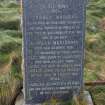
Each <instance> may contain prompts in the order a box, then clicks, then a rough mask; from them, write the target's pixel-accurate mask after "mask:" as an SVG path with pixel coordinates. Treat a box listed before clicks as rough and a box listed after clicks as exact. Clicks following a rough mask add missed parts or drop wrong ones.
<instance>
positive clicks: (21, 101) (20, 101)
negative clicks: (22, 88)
mask: <svg viewBox="0 0 105 105" xmlns="http://www.w3.org/2000/svg"><path fill="white" fill-rule="evenodd" d="M15 105H24V95H23V93H22V92H21V93H20V94H19V95H18V97H17V99H16V102H15Z"/></svg>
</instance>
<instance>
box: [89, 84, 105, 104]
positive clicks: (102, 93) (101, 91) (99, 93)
mask: <svg viewBox="0 0 105 105" xmlns="http://www.w3.org/2000/svg"><path fill="white" fill-rule="evenodd" d="M88 90H89V91H90V93H91V95H92V98H93V101H94V104H95V105H105V86H104V85H103V86H95V87H88Z"/></svg>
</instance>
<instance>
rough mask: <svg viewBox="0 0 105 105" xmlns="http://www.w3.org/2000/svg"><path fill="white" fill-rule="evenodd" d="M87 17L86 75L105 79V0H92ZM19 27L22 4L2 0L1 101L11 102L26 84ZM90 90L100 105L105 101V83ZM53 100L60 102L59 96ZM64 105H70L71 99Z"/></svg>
mask: <svg viewBox="0 0 105 105" xmlns="http://www.w3.org/2000/svg"><path fill="white" fill-rule="evenodd" d="M86 17H87V32H86V50H85V52H86V59H85V73H84V79H85V80H88V81H92V80H105V0H90V2H89V5H88V6H87V14H86ZM19 27H20V16H19V6H17V4H16V2H15V0H0V105H11V103H12V102H13V101H14V100H15V99H14V97H16V95H17V94H18V91H20V88H21V87H22V73H21V61H22V59H21V41H22V34H21V32H20V31H19V30H20V28H19ZM17 90H18V91H17ZM89 91H90V92H91V94H92V96H93V99H94V102H95V103H96V105H105V101H104V99H105V88H104V87H103V86H102V87H96V88H89ZM100 91H101V92H100ZM11 95H12V96H13V97H10V96H11ZM51 102H52V103H56V101H55V100H51ZM64 105H70V102H69V101H68V102H67V103H64Z"/></svg>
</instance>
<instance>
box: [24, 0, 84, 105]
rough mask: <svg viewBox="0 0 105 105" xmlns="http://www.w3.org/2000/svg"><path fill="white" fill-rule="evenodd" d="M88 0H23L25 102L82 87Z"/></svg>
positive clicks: (43, 98)
mask: <svg viewBox="0 0 105 105" xmlns="http://www.w3.org/2000/svg"><path fill="white" fill-rule="evenodd" d="M84 1H85V0H26V1H25V0H24V2H23V7H24V15H23V21H24V22H23V23H24V24H23V26H24V27H23V32H24V62H25V63H24V65H25V92H26V96H25V97H26V103H27V104H35V103H41V102H44V101H45V100H47V99H50V98H51V97H56V98H58V99H59V98H62V97H63V96H67V97H68V95H70V94H71V92H73V93H78V92H79V91H80V89H81V87H82V79H83V77H82V72H83V50H84V16H85V14H84V13H85V6H84V5H85V4H84Z"/></svg>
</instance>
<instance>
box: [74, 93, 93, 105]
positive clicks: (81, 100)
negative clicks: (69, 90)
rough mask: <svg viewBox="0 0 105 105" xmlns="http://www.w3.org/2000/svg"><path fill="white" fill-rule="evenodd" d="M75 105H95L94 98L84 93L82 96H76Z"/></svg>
mask: <svg viewBox="0 0 105 105" xmlns="http://www.w3.org/2000/svg"><path fill="white" fill-rule="evenodd" d="M74 103H75V105H94V104H93V101H92V97H91V95H90V93H89V92H88V91H84V92H82V93H81V94H80V96H74Z"/></svg>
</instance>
